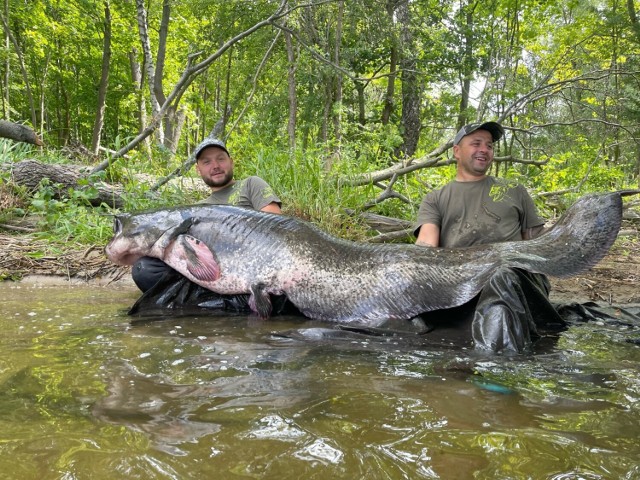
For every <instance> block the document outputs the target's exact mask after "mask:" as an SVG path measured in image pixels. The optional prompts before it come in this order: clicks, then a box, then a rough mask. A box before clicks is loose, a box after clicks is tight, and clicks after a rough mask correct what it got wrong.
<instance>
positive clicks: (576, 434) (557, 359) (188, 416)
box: [0, 282, 640, 480]
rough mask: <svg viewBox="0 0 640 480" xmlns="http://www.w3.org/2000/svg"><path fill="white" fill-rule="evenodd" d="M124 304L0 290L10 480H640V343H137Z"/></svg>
mask: <svg viewBox="0 0 640 480" xmlns="http://www.w3.org/2000/svg"><path fill="white" fill-rule="evenodd" d="M136 297H137V293H136V291H135V290H133V289H132V288H130V287H120V288H105V287H93V288H90V287H78V286H75V287H60V286H58V287H30V286H27V285H23V284H14V283H9V282H5V283H0V305H1V307H2V308H1V310H0V311H1V314H2V315H1V316H0V323H1V331H2V335H1V336H0V343H1V349H2V350H1V351H2V355H1V357H0V383H1V385H2V391H1V393H0V477H1V478H6V479H21V480H22V479H38V480H41V479H118V478H126V479H136V478H140V479H192V478H193V479H203V478H216V479H242V478H249V479H255V478H260V479H301V478H304V479H338V478H346V479H356V478H367V479H405V478H406V479H420V478H441V479H470V478H475V479H521V478H522V479H525V478H531V479H578V478H580V479H616V480H618V479H640V441H639V440H638V437H639V434H640V401H639V400H640V368H639V367H640V348H639V347H638V345H637V344H638V340H639V339H640V334H639V333H638V331H637V330H635V329H629V328H625V327H621V326H609V325H598V324H585V325H580V326H574V327H572V328H570V329H569V330H568V331H567V332H564V333H563V334H562V335H561V336H560V338H559V339H558V341H557V344H556V346H555V347H554V348H553V349H551V350H550V351H548V352H546V353H545V354H540V355H536V356H529V357H510V358H508V357H501V356H492V357H487V356H479V355H477V354H474V353H473V352H471V351H469V350H465V349H461V348H457V349H436V350H432V349H425V348H422V347H416V346H407V345H404V344H403V343H402V342H401V341H398V339H393V338H386V339H380V338H375V337H374V338H371V339H367V338H364V339H363V338H360V337H354V338H353V339H347V340H342V341H336V342H310V341H295V340H287V339H284V338H281V337H279V336H275V335H273V334H272V332H273V331H283V330H287V329H295V328H300V327H301V326H303V324H302V323H301V322H300V320H298V319H293V318H279V319H272V320H269V321H266V322H265V321H259V320H257V319H255V318H251V317H247V316H235V317H233V316H232V317H228V316H218V317H209V318H194V317H185V318H172V319H168V320H163V321H156V322H149V323H142V324H136V325H131V324H130V323H129V319H128V318H127V316H126V314H125V311H126V309H127V307H129V306H130V305H131V304H132V303H133V302H134V301H135V299H136Z"/></svg>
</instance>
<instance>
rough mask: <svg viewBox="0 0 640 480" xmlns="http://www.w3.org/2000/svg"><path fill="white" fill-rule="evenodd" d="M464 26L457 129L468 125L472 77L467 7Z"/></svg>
mask: <svg viewBox="0 0 640 480" xmlns="http://www.w3.org/2000/svg"><path fill="white" fill-rule="evenodd" d="M464 15H465V19H466V22H465V25H464V53H463V58H462V71H461V75H462V85H461V90H462V92H461V95H460V110H459V113H458V125H457V128H458V129H459V128H462V126H463V125H465V124H467V123H469V116H468V112H467V109H468V108H469V96H470V95H471V77H472V75H473V66H472V65H473V11H472V10H471V8H470V7H468V6H467V10H466V13H465V14H464Z"/></svg>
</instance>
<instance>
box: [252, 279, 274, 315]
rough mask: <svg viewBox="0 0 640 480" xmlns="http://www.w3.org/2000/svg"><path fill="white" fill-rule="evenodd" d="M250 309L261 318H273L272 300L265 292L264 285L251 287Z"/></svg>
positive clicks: (259, 284)
mask: <svg viewBox="0 0 640 480" xmlns="http://www.w3.org/2000/svg"><path fill="white" fill-rule="evenodd" d="M249 308H251V310H253V311H254V312H255V313H257V314H258V316H259V317H260V318H269V317H270V316H271V298H270V297H269V294H268V293H267V292H265V290H264V284H262V283H258V284H255V285H251V297H249Z"/></svg>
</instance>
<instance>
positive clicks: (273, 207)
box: [260, 202, 282, 214]
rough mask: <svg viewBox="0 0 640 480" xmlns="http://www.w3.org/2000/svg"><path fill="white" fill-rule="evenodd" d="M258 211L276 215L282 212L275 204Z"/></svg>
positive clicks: (272, 203)
mask: <svg viewBox="0 0 640 480" xmlns="http://www.w3.org/2000/svg"><path fill="white" fill-rule="evenodd" d="M260 211H261V212H268V213H277V214H281V213H282V210H280V205H278V204H277V203H276V202H271V203H269V204H268V205H265V206H264V207H262V208H261V209H260Z"/></svg>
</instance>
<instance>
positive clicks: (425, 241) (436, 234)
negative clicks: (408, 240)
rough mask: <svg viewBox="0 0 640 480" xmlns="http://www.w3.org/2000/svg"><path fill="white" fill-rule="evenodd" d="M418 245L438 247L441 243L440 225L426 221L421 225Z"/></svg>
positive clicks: (417, 240)
mask: <svg viewBox="0 0 640 480" xmlns="http://www.w3.org/2000/svg"><path fill="white" fill-rule="evenodd" d="M416 245H421V246H423V247H437V246H439V245H440V227H438V225H435V224H433V223H425V224H423V225H422V226H421V227H420V232H419V233H418V238H417V239H416Z"/></svg>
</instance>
